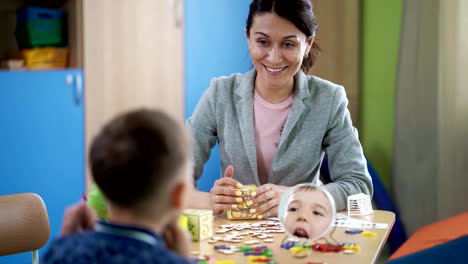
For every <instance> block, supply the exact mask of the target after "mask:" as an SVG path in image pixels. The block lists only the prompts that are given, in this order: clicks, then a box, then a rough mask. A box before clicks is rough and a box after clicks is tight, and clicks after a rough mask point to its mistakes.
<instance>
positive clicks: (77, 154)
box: [0, 70, 85, 263]
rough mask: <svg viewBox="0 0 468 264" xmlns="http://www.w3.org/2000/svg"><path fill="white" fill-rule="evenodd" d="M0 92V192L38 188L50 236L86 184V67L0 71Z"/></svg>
mask: <svg viewBox="0 0 468 264" xmlns="http://www.w3.org/2000/svg"><path fill="white" fill-rule="evenodd" d="M0 93H1V96H0V124H1V126H0V140H1V142H2V145H1V147H0V162H1V165H0V177H1V178H0V195H5V194H13V193H19V192H35V193H37V194H39V195H40V196H41V197H42V198H43V199H44V202H45V205H46V207H47V210H48V214H49V220H50V226H51V238H50V240H49V242H50V241H51V240H52V239H54V238H55V237H57V235H58V234H59V231H60V227H61V223H62V217H63V212H64V209H65V208H66V207H67V206H68V205H70V204H72V203H74V202H76V201H78V200H79V199H81V196H82V194H83V192H84V190H85V153H84V149H85V140H84V101H83V100H84V94H83V93H84V89H83V75H82V71H81V70H57V71H23V72H20V71H18V72H7V71H5V72H0ZM44 249H45V248H43V249H42V250H40V254H39V256H41V254H43V253H44V252H45V251H44ZM28 261H29V263H30V262H31V253H23V254H17V255H13V256H7V257H0V263H28Z"/></svg>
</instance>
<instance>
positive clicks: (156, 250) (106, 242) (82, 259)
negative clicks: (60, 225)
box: [41, 231, 190, 264]
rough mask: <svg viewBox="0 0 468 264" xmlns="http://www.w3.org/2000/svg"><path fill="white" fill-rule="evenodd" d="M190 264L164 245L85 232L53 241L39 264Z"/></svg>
mask: <svg viewBox="0 0 468 264" xmlns="http://www.w3.org/2000/svg"><path fill="white" fill-rule="evenodd" d="M92 262H97V263H128V262H132V263H190V262H189V261H188V260H186V259H185V258H183V257H182V256H179V255H177V254H175V253H174V252H172V251H170V250H168V249H167V248H166V247H165V245H164V244H158V245H150V244H148V243H145V242H142V241H139V240H135V239H131V238H125V237H118V236H113V235H108V234H103V233H99V232H94V231H92V232H85V233H81V234H76V235H71V236H67V237H63V238H60V239H57V240H55V241H54V242H53V243H52V245H51V246H50V247H49V249H48V251H47V252H46V253H45V254H44V255H43V258H42V260H41V263H44V264H47V263H92Z"/></svg>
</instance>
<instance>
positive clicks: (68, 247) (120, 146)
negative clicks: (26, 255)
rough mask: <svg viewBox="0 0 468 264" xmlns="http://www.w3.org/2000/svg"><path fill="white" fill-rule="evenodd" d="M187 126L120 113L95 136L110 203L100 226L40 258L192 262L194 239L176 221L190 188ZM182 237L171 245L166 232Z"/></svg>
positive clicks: (94, 166)
mask: <svg viewBox="0 0 468 264" xmlns="http://www.w3.org/2000/svg"><path fill="white" fill-rule="evenodd" d="M190 153H191V151H190V143H189V140H188V137H187V136H186V134H185V130H184V128H183V126H181V125H180V124H179V123H177V122H176V121H174V120H173V119H171V118H170V117H169V116H167V115H166V114H164V113H163V112H160V111H153V110H138V111H132V112H129V113H125V114H122V115H120V116H118V117H116V118H115V119H113V120H112V121H111V122H110V123H109V124H107V125H106V126H105V127H104V128H103V129H102V131H101V132H100V133H99V135H98V136H97V137H96V138H95V139H94V141H93V143H92V145H91V150H90V155H89V160H90V167H91V172H92V176H93V179H94V181H95V182H96V184H97V185H98V186H99V188H100V189H101V191H102V192H103V194H104V196H105V197H106V199H107V204H108V214H109V215H108V218H109V220H108V222H104V221H100V222H98V223H97V224H96V227H95V231H94V230H93V231H85V232H81V233H78V232H76V230H75V231H72V232H71V233H73V232H75V233H74V234H71V235H66V234H67V232H63V234H65V236H63V237H61V238H59V239H57V240H56V241H54V242H53V243H52V245H51V246H50V248H49V250H48V251H47V252H46V254H45V255H44V257H43V259H42V261H41V263H46V264H47V263H191V262H190V261H189V259H188V256H189V255H190V245H191V242H190V239H189V236H188V234H187V233H184V231H182V230H181V229H180V228H179V227H178V225H177V218H178V216H179V214H180V213H181V211H182V209H183V208H184V206H185V204H186V202H187V201H186V197H187V191H188V190H189V189H190V188H189V187H190V185H191V173H192V164H191V161H190ZM167 231H170V232H169V233H171V236H172V239H173V240H174V241H177V245H176V248H175V251H176V252H174V251H171V250H169V249H168V248H167V246H166V243H165V241H164V240H163V239H162V236H161V233H162V232H165V233H166V232H167Z"/></svg>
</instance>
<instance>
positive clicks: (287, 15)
mask: <svg viewBox="0 0 468 264" xmlns="http://www.w3.org/2000/svg"><path fill="white" fill-rule="evenodd" d="M263 13H275V14H277V15H278V16H280V17H282V18H284V19H287V20H288V21H290V22H291V23H293V24H294V25H295V26H296V27H297V28H298V29H299V30H300V31H302V32H303V33H304V34H305V35H306V37H307V39H309V38H311V37H312V36H314V35H315V32H316V31H317V21H316V19H315V15H314V11H313V9H312V3H311V2H310V0H253V1H252V3H251V4H250V8H249V16H248V17H247V23H246V26H245V29H246V32H247V36H248V37H250V28H251V27H252V23H253V19H254V16H255V15H260V14H263ZM319 51H320V47H319V46H318V44H317V43H316V42H315V41H314V43H313V44H312V48H311V49H310V51H309V57H308V58H304V60H303V61H302V70H304V72H307V70H308V69H309V68H311V67H312V66H313V65H314V63H315V61H316V59H317V56H318V52H319Z"/></svg>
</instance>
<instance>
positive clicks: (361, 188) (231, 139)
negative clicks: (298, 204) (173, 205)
mask: <svg viewBox="0 0 468 264" xmlns="http://www.w3.org/2000/svg"><path fill="white" fill-rule="evenodd" d="M255 76H256V71H255V70H252V71H250V72H248V73H246V74H233V75H231V76H229V77H219V78H215V79H213V80H212V81H211V84H210V87H209V88H208V89H207V90H206V91H205V93H204V94H203V96H202V98H201V99H200V102H199V103H198V105H197V107H196V108H195V111H194V112H193V115H192V116H191V117H190V118H189V119H188V120H187V123H186V124H187V127H188V128H189V130H190V132H191V135H192V137H193V158H194V162H195V171H194V175H195V179H198V178H199V177H200V176H201V174H202V170H203V165H204V164H205V162H206V161H207V160H208V158H209V156H210V152H211V149H212V148H213V147H214V145H215V144H216V143H218V144H219V153H220V157H221V163H222V171H224V170H225V169H226V167H227V166H228V165H230V164H232V165H233V166H234V179H236V180H238V181H239V182H241V183H242V184H256V185H257V186H258V185H260V182H259V178H258V175H257V156H256V148H255V137H254V125H253V124H254V123H253V116H254V115H253V83H254V79H255ZM295 79H296V87H295V95H294V100H293V103H292V106H291V110H290V112H289V115H288V119H287V121H286V124H285V127H284V129H283V132H282V135H281V140H280V144H279V146H278V150H277V153H276V155H275V157H274V159H273V161H272V165H271V172H270V175H269V178H268V182H269V183H273V184H278V185H285V186H293V185H296V184H299V183H307V182H312V183H318V182H319V173H320V166H321V163H322V159H323V156H324V154H325V153H327V155H328V160H329V167H330V174H331V178H332V180H333V182H332V183H329V184H326V185H325V187H326V189H328V191H330V193H331V195H332V196H333V197H334V199H335V203H336V207H337V210H343V209H345V208H346V200H347V196H349V195H353V194H357V193H360V192H363V193H366V194H369V195H372V192H373V187H372V181H371V178H370V176H369V172H368V171H367V165H366V160H365V158H364V155H363V150H362V147H361V144H360V142H359V138H358V133H357V130H356V129H355V128H354V127H353V126H352V122H351V117H350V114H349V111H348V108H347V105H348V100H347V98H346V94H345V90H344V88H343V87H342V86H339V85H336V84H334V83H331V82H329V81H326V80H323V79H320V78H318V77H315V76H307V75H305V74H304V73H303V72H302V71H301V70H300V71H299V72H298V74H297V75H296V76H295Z"/></svg>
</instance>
